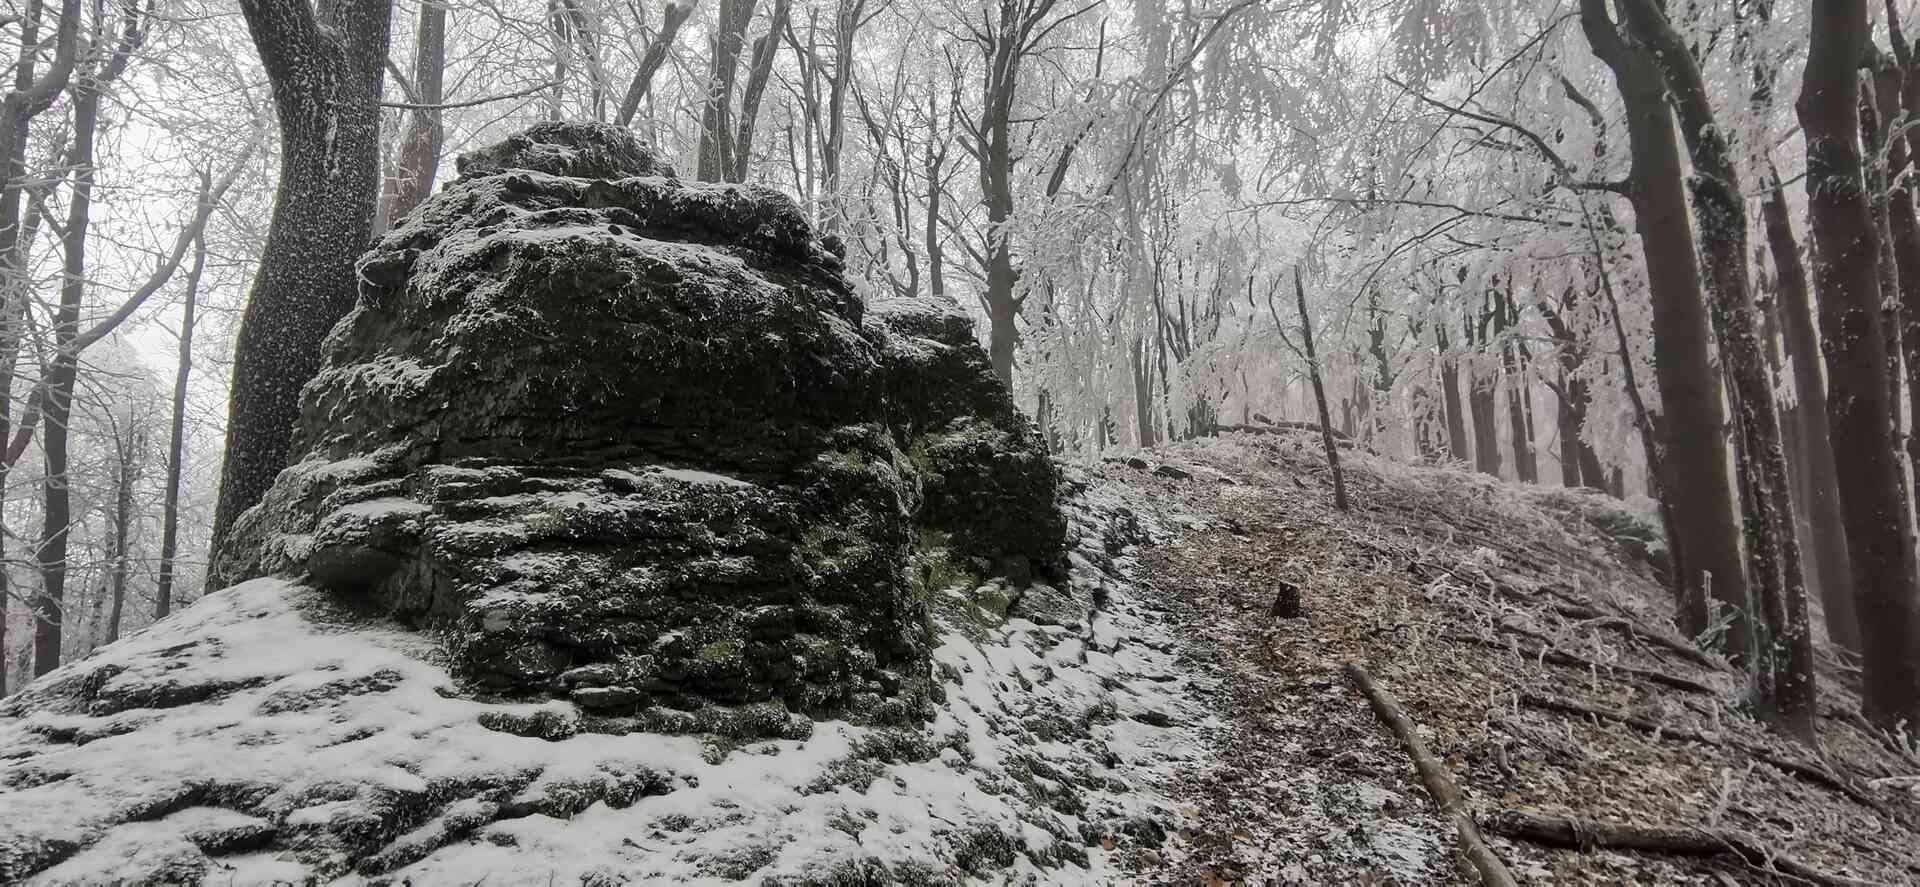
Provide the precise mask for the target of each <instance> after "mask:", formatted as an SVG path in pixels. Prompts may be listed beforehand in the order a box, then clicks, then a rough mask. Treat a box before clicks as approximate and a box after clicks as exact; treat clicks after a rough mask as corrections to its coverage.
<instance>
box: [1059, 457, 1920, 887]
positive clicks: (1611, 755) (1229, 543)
mask: <svg viewBox="0 0 1920 887" xmlns="http://www.w3.org/2000/svg"><path fill="white" fill-rule="evenodd" d="M1342 457H1343V458H1342V461H1343V464H1344V466H1345V468H1346V475H1347V478H1346V480H1347V486H1348V489H1349V495H1350V496H1351V497H1352V501H1353V510H1352V511H1351V512H1349V513H1345V514H1342V513H1340V512H1338V511H1336V510H1335V509H1334V508H1333V507H1332V503H1331V499H1332V495H1331V484H1330V480H1329V474H1328V472H1327V469H1326V463H1325V459H1324V457H1323V456H1322V455H1321V452H1320V447H1319V441H1318V438H1317V437H1307V436H1305V435H1299V434H1285V435H1250V434H1237V435H1230V436H1228V437H1225V438H1216V439H1208V440H1202V441H1196V442H1191V443H1184V444H1176V445H1173V446H1169V447H1164V448H1160V449H1157V450H1153V451H1150V452H1148V453H1145V454H1143V457H1142V458H1137V459H1134V460H1131V461H1129V460H1109V461H1108V462H1107V463H1106V464H1104V465H1102V466H1101V467H1100V469H1099V471H1098V472H1097V473H1098V474H1099V475H1100V476H1101V477H1102V479H1103V480H1105V481H1107V482H1118V483H1119V484H1122V485H1124V486H1127V487H1131V488H1134V490H1132V492H1134V493H1135V494H1136V495H1140V496H1141V497H1142V498H1144V499H1146V500H1148V501H1152V502H1154V503H1156V507H1159V508H1165V509H1167V510H1169V511H1170V512H1179V513H1182V514H1184V515H1185V516H1186V519H1185V520H1183V521H1181V523H1182V524H1184V525H1185V526H1186V528H1187V529H1185V530H1184V531H1182V532H1181V533H1180V538H1178V539H1175V540H1169V541H1168V542H1167V543H1166V544H1161V545H1156V546H1152V547H1149V548H1144V549H1142V550H1141V553H1140V575H1139V577H1138V582H1139V586H1140V587H1139V588H1138V590H1137V592H1136V594H1135V604H1136V605H1137V606H1141V607H1146V608H1148V609H1150V610H1153V611H1157V612H1155V613H1153V614H1152V615H1153V616H1155V617H1158V619H1160V620H1164V621H1165V622H1166V624H1167V626H1168V628H1169V629H1170V633H1171V634H1172V635H1173V636H1175V637H1177V638H1181V639H1182V640H1181V643H1180V649H1179V651H1178V656H1179V658H1180V659H1181V660H1183V661H1184V664H1185V665H1184V667H1189V668H1193V669H1197V670H1199V671H1201V672H1204V673H1207V674H1209V675H1210V676H1211V677H1213V678H1216V680H1200V681H1196V682H1195V683H1194V684H1193V685H1192V686H1193V688H1194V691H1195V692H1199V693H1202V694H1205V695H1208V696H1210V697H1211V698H1209V699H1207V700H1206V705H1205V708H1207V709H1209V710H1211V711H1212V712H1214V713H1215V714H1216V715H1217V719H1209V721H1208V722H1207V723H1205V724H1203V725H1201V730H1200V732H1201V733H1202V736H1203V738H1202V740H1201V741H1202V742H1203V743H1204V744H1206V745H1207V746H1209V748H1208V749H1207V753H1206V754H1203V755H1200V756H1198V760H1199V761H1200V762H1201V763H1200V765H1199V766H1197V767H1196V768H1194V769H1192V770H1190V771H1186V772H1184V773H1182V774H1181V775H1180V776H1178V777H1176V781H1175V784H1174V785H1173V786H1171V788H1170V789H1169V794H1170V795H1171V796H1172V797H1173V798H1174V799H1175V800H1176V802H1178V803H1179V804H1180V808H1179V810H1178V812H1179V814H1181V815H1180V819H1181V820H1183V821H1185V822H1186V823H1188V825H1187V827H1185V828H1183V829H1181V830H1180V831H1179V833H1178V834H1176V835H1174V836H1173V837H1172V838H1171V839H1170V840H1169V841H1168V843H1167V844H1166V845H1164V846H1163V847H1161V848H1159V849H1158V850H1144V849H1143V850H1140V851H1138V852H1137V853H1136V856H1135V858H1134V860H1133V862H1134V864H1135V865H1136V866H1137V867H1138V870H1140V871H1141V872H1142V873H1143V875H1145V876H1146V877H1147V878H1149V879H1150V880H1152V881H1153V882H1155V883H1166V884H1192V883H1203V884H1210V885H1211V884H1223V883H1261V884H1271V883H1471V882H1473V881H1474V880H1475V876H1474V874H1473V869H1472V868H1471V867H1470V866H1469V865H1468V863H1467V861H1466V859H1465V857H1464V856H1462V855H1461V853H1460V852H1459V851H1458V850H1457V849H1456V848H1457V844H1456V840H1455V835H1454V830H1453V826H1452V824H1451V822H1450V821H1449V820H1448V819H1446V818H1445V817H1443V816H1442V815H1440V814H1439V813H1438V812H1437V811H1436V810H1435V809H1434V806H1433V804H1432V803H1431V802H1430V801H1429V800H1428V797H1427V794H1426V792H1425V791H1424V789H1422V788H1421V787H1420V786H1421V783H1420V779H1419V777H1418V776H1417V775H1416V773H1415V770H1414V768H1413V766H1412V765H1411V761H1410V759H1409V756H1408V753H1407V751H1406V750H1405V749H1404V748H1403V747H1402V746H1401V745H1400V744H1399V743H1398V742H1397V741H1396V739H1395V737H1394V735H1393V734H1392V733H1391V732H1390V731H1389V730H1388V729H1387V728H1386V726H1385V725H1384V724H1383V723H1382V722H1381V721H1380V720H1378V719H1376V717H1375V715H1374V713H1373V711H1372V710H1371V709H1370V708H1369V703H1368V701H1367V699H1366V698H1365V697H1364V696H1363V695H1361V693H1360V692H1358V691H1357V690H1356V689H1355V688H1354V686H1353V685H1352V684H1351V683H1350V682H1349V680H1348V678H1347V676H1346V675H1345V674H1343V667H1344V666H1345V664H1347V663H1356V664H1358V665H1360V666H1362V667H1363V668H1365V669H1367V670H1368V671H1370V672H1371V673H1372V675H1373V676H1374V678H1375V679H1376V681H1377V682H1378V683H1379V684H1380V685H1381V686H1382V687H1384V688H1385V689H1386V690H1387V691H1388V692H1390V693H1392V694H1393V695H1394V696H1396V697H1398V699H1399V701H1400V703H1401V705H1402V706H1403V707H1404V708H1405V710H1406V712H1407V713H1408V715H1409V716H1410V717H1411V718H1412V720H1413V721H1414V722H1415V723H1417V724H1418V726H1419V732H1420V734H1421V736H1422V738H1423V739H1424V741H1425V743H1426V745H1427V747H1428V748H1429V749H1430V750H1431V751H1432V752H1433V754H1434V755H1435V756H1436V757H1437V758H1439V759H1440V760H1441V761H1443V762H1444V763H1445V765H1446V766H1447V768H1448V769H1449V770H1450V771H1451V772H1452V775H1453V777H1454V779H1455V780H1456V781H1457V782H1458V783H1459V785H1460V787H1461V788H1462V789H1463V790H1464V791H1465V793H1466V797H1467V800H1468V803H1469V804H1470V806H1471V808H1472V810H1473V811H1474V813H1475V816H1476V818H1477V819H1479V820H1480V822H1481V823H1482V825H1483V828H1487V830H1488V831H1489V832H1498V831H1499V830H1500V829H1499V826H1498V825H1497V820H1498V815H1499V814H1503V813H1509V812H1513V811H1522V812H1531V813H1539V814H1546V815H1560V816H1575V817H1581V818H1584V819H1588V820H1596V821H1600V822H1604V823H1610V824H1625V825H1635V826H1674V827H1683V828H1687V829H1694V830H1718V831H1712V832H1708V834H1709V835H1710V836H1711V837H1714V838H1715V839H1716V840H1718V841H1719V844H1720V848H1721V849H1728V848H1729V846H1730V845H1738V846H1739V847H1741V848H1744V850H1745V852H1746V856H1745V857H1742V856H1740V855H1737V854H1735V853H1733V852H1725V853H1715V852H1714V848H1712V847H1709V848H1706V849H1705V854H1706V855H1698V854H1697V853H1696V854H1694V855H1685V854H1680V853H1672V852H1620V851H1615V850H1608V849H1604V848H1599V847H1593V846H1592V844H1594V843H1599V841H1598V840H1597V839H1596V835H1595V834H1594V833H1591V832H1585V833H1582V834H1580V835H1578V836H1577V837H1576V838H1575V840H1576V841H1577V842H1578V843H1580V844H1585V845H1588V846H1587V847H1585V848H1584V849H1579V848H1576V849H1556V848H1549V847H1545V846H1542V845H1540V844H1537V843H1533V842H1531V841H1514V840H1509V839H1508V838H1506V837H1503V836H1501V835H1499V834H1497V833H1495V834H1490V836H1489V841H1490V843H1491V845H1492V847H1493V849H1494V851H1495V852H1496V853H1497V854H1498V855H1499V856H1500V857H1501V858H1502V859H1503V860H1504V861H1505V863H1506V865H1507V866H1508V867H1509V868H1510V869H1511V871H1512V872H1513V874H1514V875H1516V876H1517V877H1518V878H1519V880H1520V881H1521V882H1522V883H1529V882H1533V883H1546V882H1551V883H1676V884H1736V883H1737V884H1750V883H1775V882H1778V883H1801V882H1803V880H1814V881H1818V880H1820V879H1821V878H1822V877H1826V878H1827V879H1828V882H1830V883H1862V882H1864V883H1885V884H1902V883H1916V882H1920V785H1916V780H1915V775H1916V774H1920V760H1916V759H1915V758H1914V757H1913V756H1912V755H1911V754H1910V753H1903V752H1900V751H1899V750H1898V749H1899V745H1898V743H1897V742H1895V741H1893V740H1891V739H1889V738H1888V737H1885V736H1883V735H1876V734H1875V733H1873V732H1871V731H1870V728H1869V727H1868V726H1867V725H1866V724H1865V722H1864V720H1863V719H1862V718H1860V717H1859V715H1858V711H1859V708H1858V697H1857V696H1856V695H1855V693H1854V691H1853V689H1852V687H1853V685H1854V683H1855V682H1854V680H1853V675H1850V674H1849V673H1848V670H1847V669H1846V668H1845V667H1844V666H1842V665H1841V664H1840V663H1839V662H1838V661H1836V660H1835V659H1834V657H1833V656H1832V655H1831V653H1830V652H1826V651H1824V650H1823V653H1822V659H1823V661H1824V662H1825V669H1824V672H1825V673H1823V674H1822V675H1821V686H1820V691H1821V693H1822V713H1823V717H1822V718H1821V720H1820V732H1821V744H1822V748H1823V752H1822V753H1821V754H1816V753H1814V752H1813V751H1811V750H1809V749H1807V748H1805V747H1802V746H1799V745H1797V744H1795V743H1793V742H1790V741H1786V740H1783V739H1780V738H1778V737H1776V736H1774V735H1771V734H1769V733H1768V732H1767V731H1766V730H1765V729H1764V728H1762V727H1761V726H1760V725H1759V724H1758V723H1757V722H1755V721H1754V720H1753V719H1752V718H1751V717H1750V716H1749V715H1747V714H1745V713H1743V699H1744V697H1745V696H1746V687H1745V686H1744V683H1745V682H1744V678H1743V677H1742V676H1741V675H1740V674H1739V673H1738V672H1736V671H1734V670H1731V669H1729V668H1728V667H1727V666H1726V665H1725V663H1724V661H1723V660H1721V659H1720V658H1719V657H1718V656H1715V655H1710V654H1704V655H1703V654H1701V653H1699V652H1698V651H1697V650H1694V648H1691V646H1690V645H1688V644H1687V643H1686V642H1684V641H1681V640H1680V639H1679V638H1678V636H1677V635H1676V634H1675V633H1674V631H1673V629H1672V623H1671V621H1670V619H1669V618H1668V616H1669V613H1670V608H1671V605H1670V603H1669V598H1668V596H1667V595H1666V593H1665V591H1664V590H1663V588H1662V587H1661V584H1660V582H1659V580H1658V579H1657V578H1656V577H1655V575H1654V572H1653V570H1652V568H1651V567H1650V566H1648V564H1647V563H1646V561H1645V559H1644V557H1643V556H1642V554H1641V553H1643V552H1644V550H1645V548H1644V546H1643V544H1642V543H1643V542H1644V541H1645V540H1647V539H1650V538H1651V536H1652V533H1651V528H1652V526H1653V525H1652V523H1651V521H1650V520H1649V518H1648V517H1647V516H1645V515H1639V514H1635V513H1634V512H1632V511H1630V510H1628V508H1627V507H1626V506H1623V505H1622V504H1621V503H1619V502H1617V501H1616V500H1611V499H1607V498H1605V497H1602V496H1599V495H1597V494H1591V493H1587V492H1575V491H1567V490H1562V489H1558V488H1544V487H1520V486H1516V485H1512V484H1503V483H1500V482H1497V481H1495V480H1493V479H1491V478H1488V477H1486V476H1483V475H1475V474H1470V473H1467V472H1463V471H1458V470H1453V469H1422V468H1409V467H1405V466H1401V465H1396V464H1391V463H1386V462H1384V461H1382V460H1378V459H1374V458H1371V457H1369V456H1367V455H1365V454H1362V453H1358V452H1356V451H1353V450H1346V451H1343V454H1342ZM1636 537H1639V538H1636ZM1637 552H1638V553H1637ZM1285 588H1291V589H1295V590H1297V592H1298V595H1299V599H1300V603H1301V607H1302V610H1303V611H1304V612H1303V615H1301V616H1299V617H1298V618H1290V619H1289V618H1277V617H1275V616H1274V615H1272V611H1273V609H1274V606H1275V599H1276V596H1277V595H1279V594H1281V593H1282V591H1283V589H1285ZM1690 650H1692V652H1691V653H1690V654H1689V652H1688V651H1690ZM1583 708H1584V709H1588V710H1589V711H1588V712H1586V713H1582V712H1581V709H1583ZM1607 713H1612V714H1611V715H1609V714H1607ZM1628 716H1631V718H1632V719H1633V723H1631V724H1629V723H1626V722H1624V721H1625V719H1626V718H1627V717H1628ZM1490 822H1494V823H1495V824H1494V825H1493V826H1492V827H1490V828H1489V827H1487V826H1488V824H1489V823H1490ZM1698 849H1699V848H1696V851H1698ZM1783 869H1784V870H1790V871H1796V872H1800V873H1801V874H1802V875H1805V876H1806V877H1805V878H1801V877H1792V876H1787V875H1784V874H1782V870H1783Z"/></svg>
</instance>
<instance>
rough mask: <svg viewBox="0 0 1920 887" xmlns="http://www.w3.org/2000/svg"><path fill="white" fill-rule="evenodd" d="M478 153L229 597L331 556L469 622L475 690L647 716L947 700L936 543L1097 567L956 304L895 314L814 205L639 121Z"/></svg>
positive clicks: (338, 579)
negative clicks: (647, 133)
mask: <svg viewBox="0 0 1920 887" xmlns="http://www.w3.org/2000/svg"><path fill="white" fill-rule="evenodd" d="M460 170H461V175H460V177H459V178H458V179H456V180H455V181H453V182H452V183H450V184H449V185H448V186H447V187H446V188H445V189H444V190H443V191H442V192H441V193H439V194H438V195H436V196H434V197H433V198H432V199H430V200H428V201H427V202H426V203H424V204H422V205H421V206H420V207H419V208H418V209H416V210H415V211H414V212H413V213H412V214H411V215H409V216H408V217H407V218H405V219H403V220H401V221H400V222H399V223H398V224H397V225H396V226H395V227H394V228H393V229H392V230H390V231H388V232H387V233H386V234H385V236H384V237H382V238H381V240H380V241H379V243H378V244H377V245H376V246H375V247H374V248H373V249H372V250H371V251H370V252H369V253H368V254H367V255H366V256H365V257H364V258H363V259H362V260H361V262H360V278H361V292H360V298H359V300H358V303H357V305H356V306H355V308H354V310H353V311H352V313H351V314H349V315H348V316H347V318H346V319H344V320H343V321H342V322H341V323H340V324H339V325H338V326H337V327H336V328H335V330H334V332H333V333H332V335H331V336H330V337H329V338H328V340H327V342H326V343H325V348H324V351H325V355H326V363H325V366H324V368H323V369H322V371H321V372H320V374H319V376H318V377H316V378H315V379H314V380H313V381H312V382H311V383H309V384H308V386H307V387H306V389H305V390H304V391H303V392H302V413H301V424H300V427H299V429H298V432H297V434H296V436H295V438H294V441H293V444H292V447H291V458H290V461H291V462H292V467H290V468H288V469H287V470H286V471H285V472H284V473H283V474H282V475H281V476H280V478H279V479H278V481H277V482H276V483H275V484H274V486H273V488H272V490H271V491H270V492H269V493H268V494H267V496H266V498H265V500H264V501H263V502H262V503H261V504H260V505H259V506H257V507H255V508H254V509H252V510H251V511H249V512H248V513H247V514H245V515H244V516H242V517H241V518H240V519H239V520H238V521H237V522H236V524H235V526H234V528H233V530H232V532H231V533H230V534H229V536H228V539H227V541H226V544H225V545H224V546H223V547H222V548H221V550H220V551H218V552H217V553H216V559H215V565H214V571H213V573H214V583H213V584H215V585H216V586H217V585H226V584H233V583H236V582H239V581H242V580H245V579H249V578H253V577H256V576H265V575H283V576H299V575H304V576H306V577H308V578H309V580H310V581H312V582H314V583H316V584H318V585H320V586H322V587H324V588H326V589H328V590H329V591H331V592H332V593H334V594H335V595H337V596H339V597H340V598H342V599H343V600H348V601H354V602H357V603H358V604H359V605H360V606H363V607H365V608H367V609H369V610H371V611H374V612H377V613H380V614H382V615H392V616H395V617H397V618H399V619H401V620H402V621H404V622H407V623H409V624H412V625H415V626H418V627H422V628H426V627H432V628H435V629H439V630H442V631H443V632H444V634H445V637H446V643H447V646H448V648H449V651H450V653H451V655H452V659H453V665H454V672H455V674H456V675H458V676H459V677H460V678H462V679H463V682H464V684H463V685H464V687H465V689H466V691H467V692H471V693H476V694H483V695H491V696H510V697H519V696H538V695H558V696H565V697H567V698H569V699H571V700H573V701H574V702H575V703H577V704H578V705H579V706H580V707H581V708H583V709H586V710H588V712H589V713H590V715H591V716H592V717H593V718H595V719H598V720H596V721H595V722H594V723H596V724H598V725H599V726H600V727H602V728H607V729H615V730H618V729H622V728H623V725H627V726H630V725H632V724H652V725H658V724H667V723H678V722H680V721H681V720H683V719H681V718H676V717H674V716H672V714H671V713H672V712H681V713H699V712H702V711H704V710H707V709H710V708H715V707H719V708H725V709H732V708H737V707H745V706H765V705H769V704H771V705H775V706H780V707H784V709H785V710H786V711H788V712H790V713H793V714H795V715H803V716H806V717H812V718H818V717H848V718H852V719H855V720H871V721H876V722H886V723H894V722H910V721H914V720H917V719H920V718H922V717H924V715H925V712H926V708H927V688H928V684H929V659H928V654H929V650H930V649H931V645H932V644H933V642H934V639H933V638H932V637H931V634H930V628H929V625H930V623H929V615H928V611H929V600H928V590H927V589H926V588H925V587H924V583H920V582H916V581H914V579H915V577H914V576H913V575H912V574H913V572H914V565H915V564H916V562H917V561H916V558H917V556H918V555H920V554H921V552H920V551H919V547H920V546H921V542H922V540H923V539H925V538H928V536H929V534H928V532H926V531H937V534H938V536H939V538H941V539H942V540H943V541H944V543H945V544H946V545H947V546H949V547H950V551H948V552H945V554H946V556H950V557H952V558H955V559H957V560H962V561H965V562H966V563H968V564H971V565H973V570H972V572H974V573H975V574H976V575H980V576H987V575H998V576H1002V577H1005V578H1006V579H1007V580H1008V581H1009V582H1011V583H1013V584H1016V585H1024V584H1026V583H1029V582H1033V581H1036V580H1042V581H1053V582H1056V583H1058V582H1060V581H1061V580H1062V579H1063V578H1064V574H1065V559H1064V547H1065V533H1066V527H1065V521H1064V519H1063V518H1062V516H1061V511H1060V509H1059V505H1058V502H1057V498H1058V487H1059V483H1060V481H1059V475H1058V470H1057V468H1056V467H1055V466H1054V464H1053V462H1052V461H1051V460H1050V459H1049V458H1048V457H1047V454H1046V451H1045V447H1044V445H1043V443H1042V442H1041V441H1040V439H1039V437H1038V435H1037V434H1036V433H1035V432H1034V430H1033V429H1032V428H1031V426H1030V425H1029V423H1028V422H1027V421H1026V420H1025V419H1024V418H1023V417H1022V416H1021V415H1020V414H1019V412H1018V411H1017V410H1016V409H1015V407H1014V404H1013V402H1012V400H1011V398H1010V397H1009V395H1008V394H1007V392H1006V390H1005V389H1004V388H1003V387H1002V386H1001V385H999V384H998V382H997V381H996V380H995V379H994V378H993V377H992V374H991V372H990V370H989V368H988V364H987V361H986V356H985V355H984V353H982V352H981V349H980V348H979V346H978V345H977V344H976V342H975V340H974V337H973V330H972V327H971V324H970V322H969V321H968V320H967V319H966V318H965V317H964V316H963V315H960V314H959V313H958V311H957V310H956V309H955V308H954V307H953V306H951V305H943V304H939V303H936V302H932V301H929V300H914V301H907V302H901V303H897V304H887V305H884V306H882V307H881V308H880V309H878V310H873V311H868V310H867V309H866V307H865V306H864V305H863V304H862V302H861V300H860V299H859V298H858V296H857V294H856V293H855V291H854V289H853V287H852V285H851V284H850V283H849V281H848V280H847V279H846V278H845V277H844V276H843V275H842V273H841V262H840V259H839V257H838V256H837V255H836V254H835V252H834V251H833V250H832V249H830V248H829V246H828V245H826V244H823V243H822V242H821V240H819V239H818V238H816V237H815V236H814V233H813V232H812V230H811V229H810V227H809V225H808V224H807V221H806V218H805V216H804V215H803V214H802V213H801V212H800V210H799V208H798V207H797V206H796V205H795V204H794V203H793V202H792V201H791V200H789V199H787V198H786V197H784V196H782V195H780V194H778V193H777V192H774V191H772V190H769V189H766V188H761V187H757V186H739V185H711V184H696V183H689V182H684V181H681V180H679V179H677V178H676V177H675V176H674V174H673V171H672V169H671V168H670V167H668V165H667V164H665V163H663V162H661V161H660V160H658V159H657V158H656V157H655V156H654V155H653V153H652V152H651V151H650V150H649V149H648V148H647V147H646V146H644V145H642V144H641V143H639V142H638V141H637V140H635V138H634V137H633V136H632V134H631V133H630V132H628V131H626V130H623V129H619V128H615V127H610V126H603V125H593V124H572V123H564V124H558V123H557V124H542V125H539V126H536V127H534V128H532V129H530V130H528V131H526V132H523V133H520V134H518V135H515V136H513V137H511V138H509V139H507V140H506V141H504V142H502V143H500V144H498V145H494V146H490V147H487V148H483V149H480V150H478V151H475V152H472V153H470V154H468V155H466V156H465V157H463V158H462V160H461V163H460ZM718 717H720V716H719V715H714V714H709V715H705V716H702V717H701V718H694V719H693V720H694V721H696V722H698V723H713V722H716V721H715V719H716V718H718ZM736 720H743V721H745V722H746V723H749V724H751V723H760V722H765V723H766V724H767V726H768V729H770V730H773V732H775V733H782V732H790V730H791V727H790V726H788V725H787V724H786V723H785V721H784V719H782V718H756V717H747V718H743V719H736ZM729 723H731V722H729Z"/></svg>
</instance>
